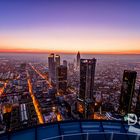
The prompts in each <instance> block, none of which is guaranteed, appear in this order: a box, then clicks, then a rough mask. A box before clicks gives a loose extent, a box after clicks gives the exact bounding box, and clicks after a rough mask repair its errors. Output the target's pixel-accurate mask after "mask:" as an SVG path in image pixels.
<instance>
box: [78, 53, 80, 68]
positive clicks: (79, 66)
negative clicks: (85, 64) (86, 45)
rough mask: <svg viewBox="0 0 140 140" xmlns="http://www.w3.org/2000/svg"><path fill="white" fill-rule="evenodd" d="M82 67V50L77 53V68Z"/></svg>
mask: <svg viewBox="0 0 140 140" xmlns="http://www.w3.org/2000/svg"><path fill="white" fill-rule="evenodd" d="M79 68H80V52H79V51H78V53H77V69H79Z"/></svg>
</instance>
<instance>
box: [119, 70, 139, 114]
mask: <svg viewBox="0 0 140 140" xmlns="http://www.w3.org/2000/svg"><path fill="white" fill-rule="evenodd" d="M136 76H137V72H136V71H130V70H124V73H123V83H122V87H121V96H120V108H119V111H120V113H121V114H124V115H125V114H127V113H130V112H131V104H132V98H133V94H134V89H135V81H136Z"/></svg>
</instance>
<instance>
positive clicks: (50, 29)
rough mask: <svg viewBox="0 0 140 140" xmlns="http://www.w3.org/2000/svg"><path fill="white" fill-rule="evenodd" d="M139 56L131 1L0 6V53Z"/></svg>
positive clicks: (137, 7)
mask: <svg viewBox="0 0 140 140" xmlns="http://www.w3.org/2000/svg"><path fill="white" fill-rule="evenodd" d="M77 51H81V52H83V53H140V2H138V1H136V0H112V1H111V0H1V1H0V52H67V53H70V52H77Z"/></svg>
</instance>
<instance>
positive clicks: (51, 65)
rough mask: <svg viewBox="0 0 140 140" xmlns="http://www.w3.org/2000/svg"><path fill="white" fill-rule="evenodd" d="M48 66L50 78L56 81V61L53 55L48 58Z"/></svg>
mask: <svg viewBox="0 0 140 140" xmlns="http://www.w3.org/2000/svg"><path fill="white" fill-rule="evenodd" d="M48 66H49V78H50V79H51V80H54V78H55V61H54V54H53V53H51V54H50V55H49V56H48Z"/></svg>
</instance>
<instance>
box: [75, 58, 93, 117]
mask: <svg viewBox="0 0 140 140" xmlns="http://www.w3.org/2000/svg"><path fill="white" fill-rule="evenodd" d="M95 66H96V59H95V58H93V59H81V60H80V89H79V95H78V99H77V108H78V111H80V113H83V114H84V118H89V116H90V115H91V114H92V113H93V112H94V108H93V107H94V101H93V89H94V77H95ZM82 111H83V112H82Z"/></svg>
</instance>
